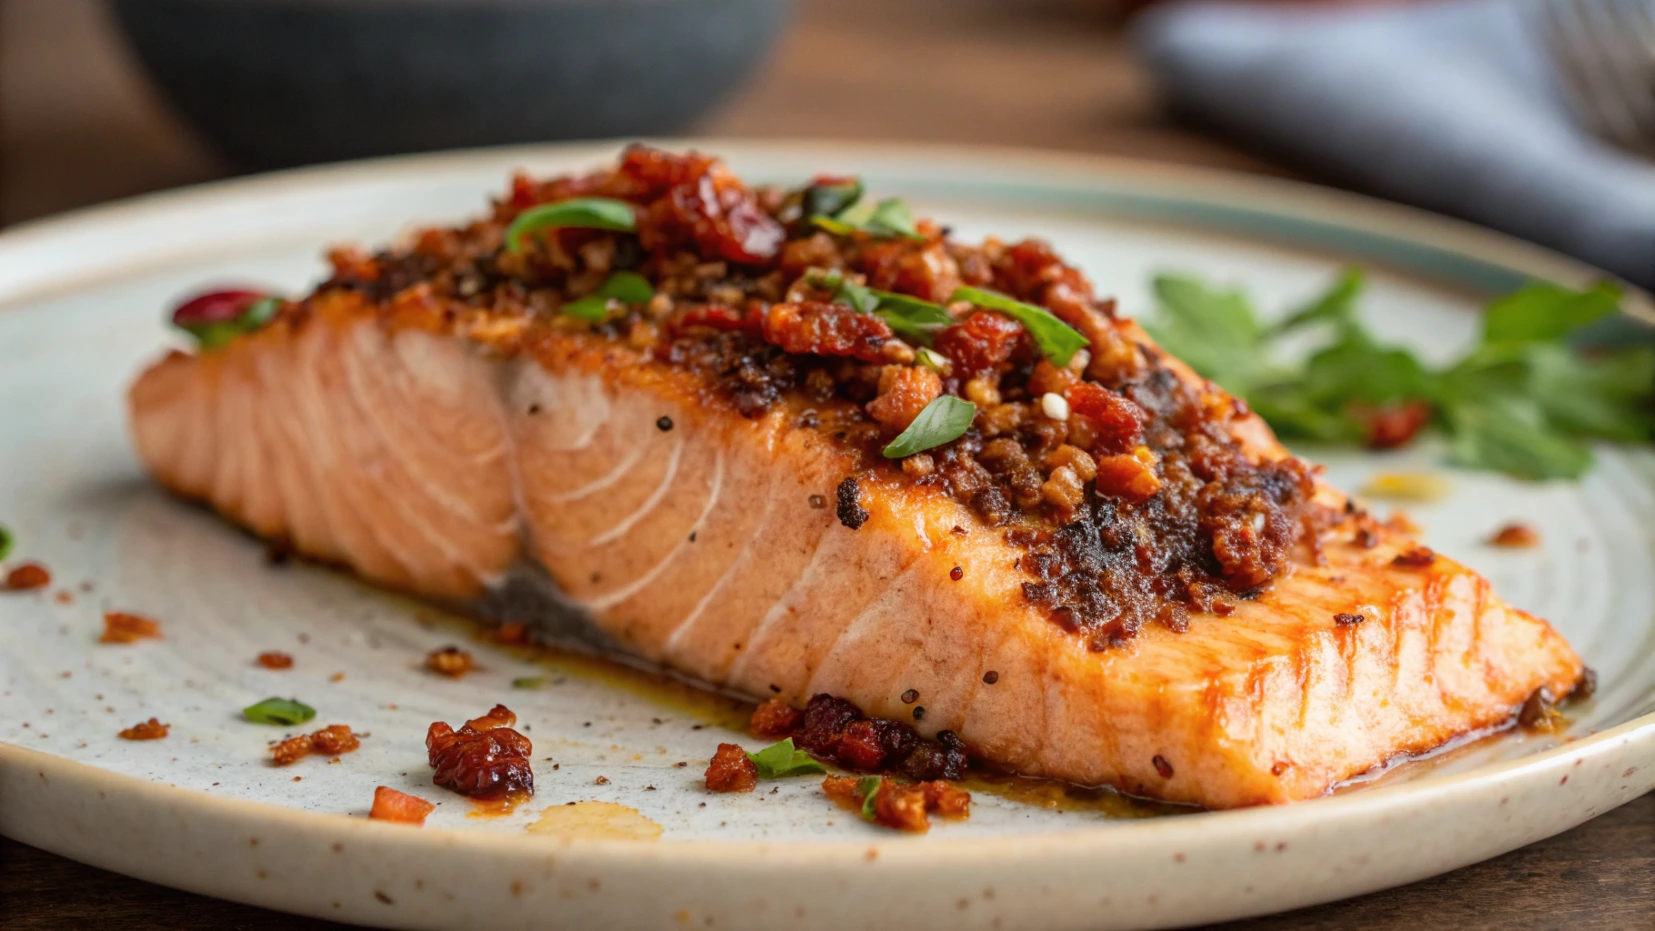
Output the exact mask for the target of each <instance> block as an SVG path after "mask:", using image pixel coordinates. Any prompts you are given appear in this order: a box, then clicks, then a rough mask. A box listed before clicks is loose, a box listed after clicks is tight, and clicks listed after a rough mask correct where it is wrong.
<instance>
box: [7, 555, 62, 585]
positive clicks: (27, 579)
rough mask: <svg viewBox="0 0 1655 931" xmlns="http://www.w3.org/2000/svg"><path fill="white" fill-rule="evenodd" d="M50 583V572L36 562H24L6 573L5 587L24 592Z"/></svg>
mask: <svg viewBox="0 0 1655 931" xmlns="http://www.w3.org/2000/svg"><path fill="white" fill-rule="evenodd" d="M50 584H52V573H51V572H49V571H47V569H46V567H45V566H42V565H41V564H40V563H37V562H26V563H24V564H23V565H21V566H18V567H17V568H15V569H13V570H12V571H10V572H8V573H6V588H7V590H9V591H14V592H26V591H30V590H32V589H36V588H45V587H46V586H48V585H50Z"/></svg>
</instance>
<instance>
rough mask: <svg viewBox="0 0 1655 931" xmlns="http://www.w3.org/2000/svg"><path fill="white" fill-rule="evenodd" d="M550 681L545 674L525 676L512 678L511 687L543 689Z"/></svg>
mask: <svg viewBox="0 0 1655 931" xmlns="http://www.w3.org/2000/svg"><path fill="white" fill-rule="evenodd" d="M549 681H550V680H548V679H547V678H546V677H545V676H523V677H522V678H519V679H513V680H511V687H512V688H514V689H543V688H545V687H546V685H547V683H548V682H549Z"/></svg>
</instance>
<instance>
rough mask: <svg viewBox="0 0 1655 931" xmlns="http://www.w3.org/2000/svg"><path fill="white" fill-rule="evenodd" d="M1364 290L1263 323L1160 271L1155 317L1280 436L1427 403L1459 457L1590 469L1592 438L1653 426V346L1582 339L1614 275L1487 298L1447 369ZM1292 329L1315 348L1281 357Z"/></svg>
mask: <svg viewBox="0 0 1655 931" xmlns="http://www.w3.org/2000/svg"><path fill="white" fill-rule="evenodd" d="M1361 290H1362V277H1361V274H1360V273H1359V272H1356V271H1347V272H1345V273H1344V274H1342V275H1341V276H1340V278H1339V279H1338V280H1337V281H1336V282H1335V283H1334V284H1333V286H1332V287H1331V288H1329V290H1328V291H1327V292H1325V293H1324V294H1322V295H1321V296H1320V297H1318V298H1316V299H1315V300H1313V301H1311V302H1310V303H1309V304H1306V305H1305V306H1303V307H1301V308H1298V309H1296V310H1294V311H1292V312H1290V313H1289V314H1287V315H1286V316H1285V317H1283V318H1282V320H1281V321H1280V322H1278V323H1276V324H1274V325H1266V324H1265V323H1263V322H1261V321H1260V320H1259V318H1258V316H1257V315H1256V314H1255V313H1254V311H1253V308H1252V305H1251V304H1250V303H1249V302H1248V300H1247V298H1246V297H1245V296H1244V295H1242V294H1241V293H1240V292H1237V291H1233V290H1221V289H1216V288H1213V287H1211V286H1209V285H1207V284H1205V283H1203V282H1201V281H1199V280H1197V279H1194V278H1189V277H1185V276H1176V275H1164V276H1161V277H1159V278H1157V279H1156V280H1155V296H1156V299H1157V303H1158V305H1159V311H1160V312H1159V314H1158V315H1157V317H1156V318H1155V320H1154V321H1152V322H1151V323H1150V324H1148V327H1147V328H1148V329H1149V331H1150V332H1151V333H1152V334H1153V335H1154V336H1155V338H1156V339H1157V340H1158V341H1159V342H1160V344H1161V346H1162V348H1164V349H1166V350H1167V351H1168V352H1170V353H1172V354H1173V355H1175V356H1177V357H1178V358H1180V359H1183V360H1184V361H1185V362H1187V363H1189V364H1190V365H1191V367H1193V368H1194V369H1195V370H1196V371H1197V372H1200V373H1201V374H1202V375H1204V376H1206V377H1207V378H1210V379H1212V380H1213V381H1215V382H1217V383H1219V384H1220V385H1222V386H1223V387H1224V388H1225V389H1227V390H1228V391H1230V392H1231V393H1232V394H1236V395H1238V396H1240V397H1242V398H1244V399H1245V400H1246V401H1247V403H1248V404H1249V405H1250V406H1251V407H1252V408H1253V409H1254V410H1255V411H1257V412H1258V413H1259V414H1260V415H1261V416H1263V417H1264V418H1265V419H1266V420H1268V421H1269V422H1270V424H1271V425H1272V426H1273V427H1275V428H1276V430H1277V431H1278V432H1279V433H1281V434H1282V435H1284V436H1303V437H1309V438H1313V439H1318V440H1324V441H1330V442H1341V443H1362V442H1368V443H1378V442H1380V440H1381V437H1380V436H1379V433H1378V432H1377V430H1376V423H1377V421H1376V419H1375V418H1376V417H1377V416H1382V415H1383V412H1386V411H1397V410H1400V409H1403V408H1404V407H1406V406H1408V405H1414V406H1423V408H1424V409H1426V410H1429V411H1430V418H1431V423H1433V424H1435V425H1436V426H1437V427H1439V428H1441V429H1442V430H1443V431H1445V432H1446V433H1447V435H1448V440H1449V444H1448V446H1449V454H1450V456H1451V458H1452V459H1453V461H1454V462H1456V463H1458V464H1460V465H1463V466H1466V467H1468V468H1475V469H1489V470H1494V471H1499V472H1505V473H1507V474H1510V475H1515V476H1519V477H1522V478H1532V479H1543V478H1575V477H1578V476H1579V475H1581V474H1583V473H1584V472H1585V471H1586V469H1587V468H1589V467H1590V465H1591V462H1592V454H1591V450H1590V448H1589V447H1588V446H1587V445H1586V443H1585V440H1587V439H1590V438H1599V439H1608V440H1618V441H1622V442H1637V441H1643V440H1647V439H1649V438H1650V435H1651V430H1652V428H1655V413H1652V405H1651V401H1652V397H1655V349H1652V348H1651V347H1649V346H1648V345H1628V346H1622V347H1619V348H1613V349H1603V350H1593V351H1585V350H1582V349H1581V348H1580V347H1579V346H1577V345H1576V344H1577V343H1579V342H1580V340H1579V337H1580V335H1581V332H1582V331H1583V330H1584V329H1586V328H1587V327H1590V326H1592V325H1593V324H1597V323H1599V322H1600V321H1604V320H1606V318H1608V317H1610V316H1612V315H1613V314H1615V312H1616V309H1617V306H1618V303H1619V298H1620V292H1619V290H1618V289H1616V288H1615V287H1614V286H1613V285H1611V284H1607V283H1604V284H1598V285H1594V286H1592V287H1590V288H1587V289H1585V290H1583V291H1574V290H1570V289H1568V288H1564V287H1561V286H1559V285H1555V284H1550V283H1545V282H1535V283H1533V284H1530V285H1528V286H1526V287H1524V288H1522V289H1520V290H1518V291H1516V292H1514V293H1512V294H1509V295H1506V296H1505V297H1501V298H1499V299H1497V300H1495V301H1493V302H1491V303H1490V304H1489V306H1488V310H1487V314H1486V315H1485V317H1484V319H1483V330H1482V336H1481V339H1480V340H1479V342H1478V344H1477V345H1476V346H1474V347H1473V348H1472V349H1471V350H1470V351H1469V352H1467V353H1466V354H1465V355H1464V356H1463V357H1461V358H1460V359H1459V360H1458V361H1456V362H1454V363H1453V364H1451V365H1447V366H1445V367H1442V368H1440V369H1432V368H1429V367H1427V366H1426V365H1424V364H1423V363H1421V362H1420V361H1419V359H1418V358H1416V357H1415V356H1414V355H1413V354H1412V353H1411V352H1409V351H1407V350H1405V349H1401V348H1398V347H1395V346H1386V345H1383V344H1381V343H1380V342H1379V341H1378V340H1376V339H1375V338H1374V337H1373V335H1372V334H1371V333H1369V332H1368V331H1367V329H1366V328H1364V327H1363V326H1362V325H1361V323H1360V321H1359V320H1358V319H1357V316H1356V301H1357V298H1358V297H1359V296H1360V294H1361ZM1289 335H1292V336H1293V337H1294V338H1295V339H1296V340H1309V341H1311V342H1312V345H1313V347H1314V348H1313V349H1312V351H1311V352H1310V353H1309V354H1308V355H1306V356H1303V357H1302V358H1300V359H1298V360H1297V361H1283V360H1282V359H1281V358H1280V353H1279V352H1278V349H1279V345H1280V343H1279V341H1280V340H1282V339H1283V338H1284V337H1287V336H1289ZM1376 412H1377V413H1376ZM1393 439H1394V438H1393ZM1403 439H1404V440H1405V439H1406V437H1405V436H1404V437H1403Z"/></svg>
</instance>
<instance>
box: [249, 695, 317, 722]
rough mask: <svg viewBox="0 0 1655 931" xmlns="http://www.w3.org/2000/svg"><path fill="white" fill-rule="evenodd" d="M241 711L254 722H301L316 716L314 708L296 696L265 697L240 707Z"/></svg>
mask: <svg viewBox="0 0 1655 931" xmlns="http://www.w3.org/2000/svg"><path fill="white" fill-rule="evenodd" d="M241 713H242V714H244V715H246V716H247V720H249V721H252V722H253V723H254V724H281V725H294V724H303V723H305V722H306V721H309V720H310V719H311V718H314V717H316V709H315V708H312V707H310V706H309V705H307V704H305V703H304V702H301V701H299V700H298V699H297V698H266V699H265V700H264V701H261V702H259V703H258V704H256V705H248V706H247V707H245V708H243V709H241Z"/></svg>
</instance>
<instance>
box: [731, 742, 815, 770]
mask: <svg viewBox="0 0 1655 931" xmlns="http://www.w3.org/2000/svg"><path fill="white" fill-rule="evenodd" d="M747 758H748V759H749V760H752V761H753V765H754V766H757V767H758V770H759V778H761V779H780V778H782V777H783V776H796V775H799V774H800V773H825V772H827V769H826V768H825V767H824V766H822V764H820V763H818V762H816V761H815V760H814V759H812V758H811V756H810V754H808V753H806V752H804V751H803V750H797V749H795V748H794V747H793V738H791V737H788V738H786V739H784V740H781V741H778V742H776V743H773V744H771V745H770V746H768V747H765V748H764V749H763V750H760V751H759V752H757V753H749V754H747Z"/></svg>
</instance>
